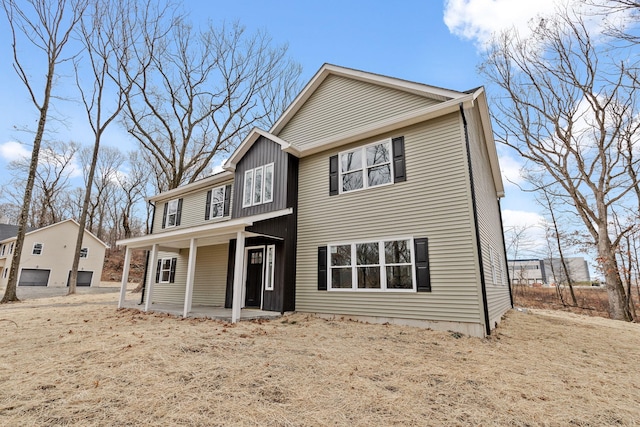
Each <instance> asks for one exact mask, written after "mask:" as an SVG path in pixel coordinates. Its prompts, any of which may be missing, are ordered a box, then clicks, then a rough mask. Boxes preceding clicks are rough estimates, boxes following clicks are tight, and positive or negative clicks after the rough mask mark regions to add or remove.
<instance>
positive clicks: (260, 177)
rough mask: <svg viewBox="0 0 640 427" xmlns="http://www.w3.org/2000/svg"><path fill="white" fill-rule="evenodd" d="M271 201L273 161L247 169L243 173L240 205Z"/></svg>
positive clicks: (245, 205) (246, 205) (244, 206)
mask: <svg viewBox="0 0 640 427" xmlns="http://www.w3.org/2000/svg"><path fill="white" fill-rule="evenodd" d="M272 201H273V163H269V164H268V165H264V166H258V167H257V168H254V169H249V170H247V171H245V173H244V193H243V195H242V207H243V208H247V207H250V206H256V205H261V204H263V203H269V202H272Z"/></svg>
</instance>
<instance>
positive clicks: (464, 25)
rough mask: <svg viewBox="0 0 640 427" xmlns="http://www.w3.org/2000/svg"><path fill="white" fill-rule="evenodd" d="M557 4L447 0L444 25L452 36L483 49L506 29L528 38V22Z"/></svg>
mask: <svg viewBox="0 0 640 427" xmlns="http://www.w3.org/2000/svg"><path fill="white" fill-rule="evenodd" d="M557 3H558V0H536V1H514V0H447V1H446V3H445V7H444V23H445V24H446V25H447V27H449V31H450V32H451V33H452V34H454V35H457V36H459V37H462V38H463V39H467V40H473V41H475V42H476V43H477V44H479V45H485V44H486V43H488V42H489V40H490V39H491V35H492V34H493V33H496V32H499V31H502V30H505V29H508V28H512V27H514V28H516V29H517V30H518V32H519V33H520V34H521V35H526V34H528V33H529V25H528V24H529V21H530V20H531V18H534V17H535V16H536V15H538V14H542V13H548V12H551V11H553V10H554V7H555V5H556V4H557Z"/></svg>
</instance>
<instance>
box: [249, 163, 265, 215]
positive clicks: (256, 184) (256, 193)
mask: <svg viewBox="0 0 640 427" xmlns="http://www.w3.org/2000/svg"><path fill="white" fill-rule="evenodd" d="M258 177H260V179H259V180H258ZM251 194H253V200H252V201H251V204H252V205H253V206H257V205H261V204H263V203H264V198H263V196H264V166H258V167H255V168H254V169H253V191H252V192H251ZM257 198H259V199H260V200H256V199H257Z"/></svg>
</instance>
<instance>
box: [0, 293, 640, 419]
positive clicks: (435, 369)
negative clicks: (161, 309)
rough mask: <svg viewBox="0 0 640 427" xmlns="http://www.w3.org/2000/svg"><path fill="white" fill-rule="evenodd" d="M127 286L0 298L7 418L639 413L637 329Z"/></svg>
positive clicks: (554, 317) (0, 370)
mask: <svg viewBox="0 0 640 427" xmlns="http://www.w3.org/2000/svg"><path fill="white" fill-rule="evenodd" d="M116 298H117V294H103V295H74V296H68V297H57V298H47V299H41V300H32V301H26V302H22V303H18V304H12V305H5V306H1V307H0V318H3V319H11V320H13V321H15V322H16V324H17V326H16V325H14V324H12V323H11V322H4V321H3V322H0V384H2V388H1V390H0V425H4V426H18V425H83V426H92V425H224V426H229V425H265V426H298V425H322V426H326V425H349V426H351V425H355V426H372V425H516V426H524V425H562V426H564V425H580V426H601V425H637V424H640V369H638V360H640V345H639V344H640V325H637V324H626V323H622V322H615V321H611V320H608V319H601V318H589V317H585V316H579V315H574V314H571V313H563V312H551V311H542V310H540V311H539V310H533V311H531V312H529V313H523V312H516V311H513V312H510V313H509V314H508V315H507V316H506V318H505V319H504V321H503V323H502V324H501V326H500V327H499V328H498V330H497V333H496V334H495V335H494V336H493V337H491V338H489V339H477V338H469V337H461V336H460V335H458V334H454V333H440V332H433V331H429V330H424V329H418V328H411V327H401V326H389V325H369V324H361V323H355V322H350V321H342V320H336V321H328V320H322V319H318V318H313V317H307V316H305V315H301V314H296V315H292V316H288V317H285V318H281V319H278V320H273V321H268V322H254V323H249V322H241V323H240V324H238V325H235V326H232V325H229V324H225V323H221V322H217V321H211V320H181V319H179V318H175V317H169V316H167V315H157V314H144V313H140V312H137V311H133V310H120V311H117V310H116V308H115V306H114V305H113V302H114V301H115V299H116Z"/></svg>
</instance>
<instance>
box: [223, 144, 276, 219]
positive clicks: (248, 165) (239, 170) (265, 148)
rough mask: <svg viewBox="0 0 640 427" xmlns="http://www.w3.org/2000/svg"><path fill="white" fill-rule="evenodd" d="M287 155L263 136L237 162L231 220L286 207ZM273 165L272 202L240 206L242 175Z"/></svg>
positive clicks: (242, 185) (242, 186) (242, 184)
mask: <svg viewBox="0 0 640 427" xmlns="http://www.w3.org/2000/svg"><path fill="white" fill-rule="evenodd" d="M287 156H288V154H287V153H285V152H284V151H282V147H281V146H280V145H279V144H276V143H275V142H273V141H270V140H268V139H267V138H265V137H264V136H261V137H260V138H258V140H257V141H256V142H255V143H254V144H253V146H252V147H251V148H250V149H249V150H248V151H247V153H246V154H245V155H244V156H243V157H242V159H241V160H240V161H239V162H238V165H237V167H236V172H235V182H236V188H237V189H238V190H237V191H236V192H235V194H234V199H233V205H234V206H236V209H235V210H234V211H233V213H232V217H233V218H240V217H246V216H250V215H257V214H262V213H266V212H273V211H277V210H280V209H285V208H286V207H287V170H288V157H287ZM270 163H273V201H271V202H267V203H262V204H259V205H255V206H248V207H246V208H245V207H243V206H242V199H243V196H244V173H245V171H247V170H249V169H254V168H257V167H259V166H264V165H268V164H270Z"/></svg>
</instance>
